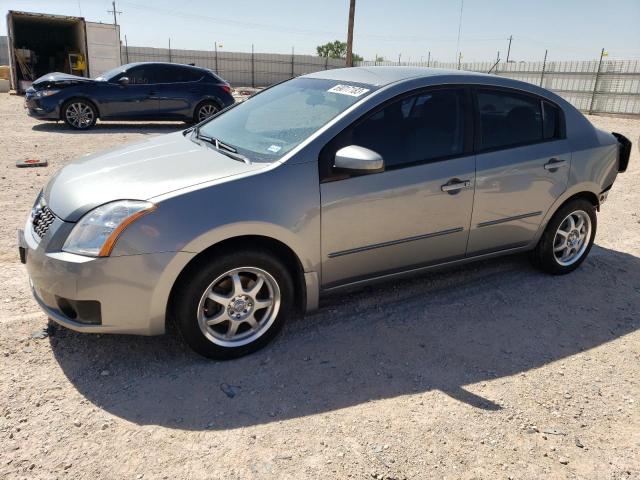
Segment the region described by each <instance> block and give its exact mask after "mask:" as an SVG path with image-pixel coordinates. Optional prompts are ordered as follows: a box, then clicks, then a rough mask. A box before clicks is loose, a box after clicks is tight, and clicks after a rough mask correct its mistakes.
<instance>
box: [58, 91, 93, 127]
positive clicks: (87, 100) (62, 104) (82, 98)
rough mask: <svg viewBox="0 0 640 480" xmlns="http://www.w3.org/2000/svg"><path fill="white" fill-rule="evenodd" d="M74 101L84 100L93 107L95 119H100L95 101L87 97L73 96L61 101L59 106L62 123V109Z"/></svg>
mask: <svg viewBox="0 0 640 480" xmlns="http://www.w3.org/2000/svg"><path fill="white" fill-rule="evenodd" d="M74 100H84V101H85V102H89V103H90V104H91V105H92V106H93V108H95V109H96V114H97V118H100V116H101V115H100V107H99V106H98V103H97V102H96V101H95V100H93V99H92V98H90V97H87V96H85V95H73V96H71V97H69V98H67V99H65V100H63V101H62V103H61V104H60V120H63V121H64V107H65V106H66V105H67V104H68V103H70V102H72V101H74Z"/></svg>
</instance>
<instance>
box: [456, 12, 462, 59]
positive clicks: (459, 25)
mask: <svg viewBox="0 0 640 480" xmlns="http://www.w3.org/2000/svg"><path fill="white" fill-rule="evenodd" d="M463 9H464V0H460V21H459V22H458V41H457V42H456V60H458V55H459V54H460V32H462V10H463Z"/></svg>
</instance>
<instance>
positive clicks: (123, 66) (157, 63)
mask: <svg viewBox="0 0 640 480" xmlns="http://www.w3.org/2000/svg"><path fill="white" fill-rule="evenodd" d="M141 65H159V66H165V65H172V66H174V67H182V68H190V69H192V70H205V71H207V72H208V71H209V70H208V69H206V68H203V67H196V66H195V65H187V64H185V63H172V62H133V63H127V64H126V65H122V69H123V70H128V69H130V68H132V67H139V66H141Z"/></svg>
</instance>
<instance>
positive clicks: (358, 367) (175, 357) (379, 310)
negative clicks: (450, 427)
mask: <svg viewBox="0 0 640 480" xmlns="http://www.w3.org/2000/svg"><path fill="white" fill-rule="evenodd" d="M605 304H608V305H611V306H613V307H611V308H608V309H605V308H602V306H603V305H605ZM639 310H640V259H639V258H637V257H635V256H632V255H629V254H626V253H622V252H617V251H614V250H607V249H604V248H599V247H597V246H596V247H594V249H593V251H592V252H591V255H590V257H589V258H588V259H587V261H586V262H585V263H584V264H583V265H582V266H581V267H580V268H579V269H578V270H577V271H575V272H574V273H572V274H571V275H565V276H561V277H554V276H549V275H545V274H542V273H540V272H537V271H536V270H534V269H532V268H531V267H530V266H529V264H528V262H527V259H526V257H523V256H514V257H507V258H503V259H498V260H493V261H491V262H489V261H487V262H481V263H477V264H472V265H468V266H464V267H459V268H456V269H454V270H447V271H440V272H433V273H428V274H425V275H422V276H420V277H418V278H415V279H411V280H403V281H395V282H391V283H384V284H379V285H376V286H369V287H366V288H364V289H362V290H360V291H358V292H353V293H347V294H340V295H338V294H336V295H332V296H330V297H327V298H326V299H325V300H324V301H323V304H322V305H321V309H320V310H319V311H318V312H317V313H315V314H313V315H309V316H307V317H306V318H304V319H299V320H295V321H293V322H291V324H290V325H289V326H288V327H287V328H286V330H285V332H284V333H283V334H282V335H280V336H279V337H278V339H277V340H276V341H275V342H274V343H273V344H272V345H271V346H269V347H267V348H265V349H264V350H262V351H260V352H257V353H255V354H253V355H250V356H248V357H245V358H241V359H238V360H234V361H228V362H214V361H209V360H206V359H203V358H200V357H198V356H196V355H195V354H192V353H190V352H189V350H188V348H187V347H186V346H185V345H184V344H182V342H181V341H179V340H177V339H176V336H175V335H165V336H162V337H155V338H150V337H131V336H109V335H81V334H76V333H74V332H71V331H68V330H66V329H62V328H58V329H57V332H56V334H55V335H54V336H53V337H51V339H50V341H51V347H52V349H53V353H54V355H55V358H56V359H57V361H58V362H59V364H60V366H61V368H62V369H63V371H64V373H65V374H66V376H67V377H68V379H69V380H70V381H71V382H72V383H73V384H74V386H75V387H76V388H77V389H78V391H79V392H81V393H82V394H83V395H84V396H85V397H86V398H87V399H88V400H90V401H91V402H93V403H94V404H95V405H96V406H99V407H100V408H102V409H104V410H105V411H108V412H109V413H111V414H114V415H117V416H119V417H121V418H123V419H126V420H129V421H131V422H135V423H137V424H157V425H162V426H166V427H170V428H180V429H191V430H201V429H202V430H204V429H220V430H222V429H231V428H237V427H242V426H248V425H257V424H263V423H269V422H273V421H280V420H285V419H289V418H297V417H302V416H306V415H313V414H318V413H324V412H328V411H333V410H337V409H341V408H345V407H349V406H353V405H358V404H363V403H366V402H369V401H373V400H379V399H386V398H393V397H398V396H402V395H408V394H415V393H420V392H426V391H429V390H434V389H437V390H440V391H442V392H444V393H446V394H448V395H450V396H451V397H453V398H456V399H457V400H459V401H461V402H464V403H466V404H468V405H469V406H470V408H478V409H483V410H499V409H501V408H502V407H501V405H500V403H499V399H492V398H483V397H482V396H479V395H478V394H475V393H472V390H473V389H474V387H473V384H474V383H477V382H483V381H490V380H494V379H496V378H500V377H505V376H510V375H515V374H519V373H522V372H526V371H528V370H530V369H534V368H538V367H542V366H544V365H546V364H548V363H550V362H555V361H558V360H561V359H563V358H566V357H568V356H571V355H574V354H576V353H579V352H582V351H584V350H588V349H591V348H594V347H597V346H599V345H602V344H604V343H607V342H610V341H612V340H615V339H617V338H619V337H621V336H623V335H626V334H628V333H630V332H633V331H635V330H636V329H638V328H639V327H640V319H638V318H637V312H638V311H639ZM612 311H615V314H614V315H612V314H611V312H612ZM634 315H636V317H634ZM104 370H107V371H108V374H106V373H107V372H104ZM102 373H104V375H103V374H102ZM563 378H564V377H563ZM566 381H567V382H570V379H567V380H566ZM476 390H477V389H476Z"/></svg>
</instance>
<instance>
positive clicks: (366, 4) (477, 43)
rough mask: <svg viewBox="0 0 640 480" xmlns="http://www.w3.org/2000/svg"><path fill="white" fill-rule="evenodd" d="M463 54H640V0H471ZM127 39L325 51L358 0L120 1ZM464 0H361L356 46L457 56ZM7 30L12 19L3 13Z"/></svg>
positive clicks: (94, 8) (68, 10)
mask: <svg viewBox="0 0 640 480" xmlns="http://www.w3.org/2000/svg"><path fill="white" fill-rule="evenodd" d="M463 1H464V5H463V8H462V23H461V29H460V43H459V51H460V52H461V53H462V61H463V62H471V61H488V60H493V59H495V58H496V56H497V53H498V51H499V52H500V56H501V58H502V59H503V61H504V59H505V58H506V54H507V47H508V43H509V40H508V38H509V36H511V35H512V36H513V41H512V44H511V52H510V58H511V59H512V60H516V61H520V60H542V58H543V56H544V51H545V49H548V50H549V54H548V61H554V60H590V59H597V58H598V57H599V55H600V50H601V49H602V48H605V49H606V51H607V52H608V53H609V57H608V58H609V59H615V58H640V0H609V1H606V2H605V1H602V0H598V1H596V0H511V1H508V0H463ZM116 6H117V10H120V11H122V13H121V14H119V15H118V23H119V24H120V25H121V39H122V41H123V42H124V40H125V35H126V37H127V42H128V44H129V45H130V46H145V47H163V48H166V46H167V45H168V42H169V38H171V46H172V48H185V49H194V50H213V45H214V42H217V43H218V44H221V45H222V47H221V50H223V51H242V52H249V51H251V45H252V44H253V45H254V48H255V51H256V52H265V53H290V52H291V49H292V47H293V48H294V49H295V53H299V54H315V53H316V46H317V45H320V44H323V43H326V42H329V41H333V40H336V39H339V40H342V41H345V40H346V36H347V19H348V10H349V0H270V1H265V0H225V1H219V0H208V1H207V0H181V1H179V2H176V1H175V0H155V1H151V0H135V1H133V2H130V1H125V0H116ZM110 9H111V1H109V0H55V1H42V0H33V1H32V0H0V12H3V13H6V11H7V10H22V11H30V12H41V13H55V14H61V15H74V16H80V15H81V16H83V17H85V18H86V19H87V20H89V21H97V22H105V23H112V22H113V14H111V13H107V10H110ZM460 10H461V0H394V1H393V2H390V1H383V0H357V1H356V14H355V28H354V51H355V52H356V53H358V54H359V55H362V56H363V57H364V58H365V59H373V58H374V57H375V56H376V55H378V56H382V57H384V58H385V59H387V60H398V55H401V56H402V57H401V59H402V61H420V60H422V61H426V59H427V55H428V52H431V59H432V60H437V61H442V62H453V61H455V60H456V52H457V51H458V28H459V26H460ZM0 35H6V23H5V22H4V21H0Z"/></svg>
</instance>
